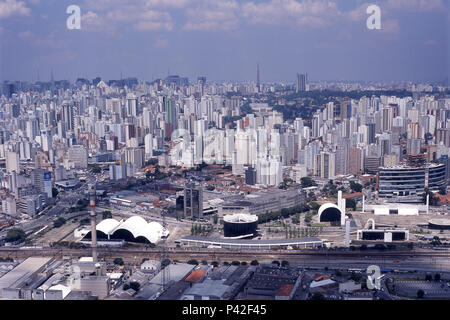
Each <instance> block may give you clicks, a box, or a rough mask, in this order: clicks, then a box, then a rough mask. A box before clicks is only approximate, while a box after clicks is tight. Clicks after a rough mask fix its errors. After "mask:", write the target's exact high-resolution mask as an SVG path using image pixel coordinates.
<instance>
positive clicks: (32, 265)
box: [0, 257, 56, 300]
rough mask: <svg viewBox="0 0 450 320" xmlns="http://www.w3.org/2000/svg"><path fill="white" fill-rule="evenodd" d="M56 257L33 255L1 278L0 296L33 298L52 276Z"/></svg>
mask: <svg viewBox="0 0 450 320" xmlns="http://www.w3.org/2000/svg"><path fill="white" fill-rule="evenodd" d="M53 262H54V259H53V258H48V257H31V258H28V259H26V260H25V261H23V262H22V263H21V264H19V265H18V266H17V267H15V268H14V269H13V270H11V271H10V272H8V273H7V274H5V275H4V276H3V277H1V278H0V298H6V299H27V300H31V299H32V292H33V290H35V289H37V288H38V287H39V286H40V285H41V284H42V283H44V282H45V280H46V279H47V278H48V277H49V276H50V274H48V273H49V269H51V268H56V266H54V265H53Z"/></svg>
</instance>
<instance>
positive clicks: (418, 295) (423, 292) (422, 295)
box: [417, 289, 425, 299]
mask: <svg viewBox="0 0 450 320" xmlns="http://www.w3.org/2000/svg"><path fill="white" fill-rule="evenodd" d="M424 297H425V291H423V290H422V289H419V290H417V298H419V299H423V298H424Z"/></svg>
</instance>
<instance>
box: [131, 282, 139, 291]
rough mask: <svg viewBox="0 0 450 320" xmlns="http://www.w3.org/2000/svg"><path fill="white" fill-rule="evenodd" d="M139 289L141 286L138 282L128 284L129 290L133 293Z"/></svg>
mask: <svg viewBox="0 0 450 320" xmlns="http://www.w3.org/2000/svg"><path fill="white" fill-rule="evenodd" d="M140 287H141V284H140V283H139V282H136V281H133V282H131V283H130V288H131V289H133V290H134V291H139V288H140Z"/></svg>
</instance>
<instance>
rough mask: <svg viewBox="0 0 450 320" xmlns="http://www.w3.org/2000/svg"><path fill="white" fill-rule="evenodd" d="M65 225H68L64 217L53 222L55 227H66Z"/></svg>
mask: <svg viewBox="0 0 450 320" xmlns="http://www.w3.org/2000/svg"><path fill="white" fill-rule="evenodd" d="M65 223H66V219H64V218H63V217H59V218H58V219H56V220H55V221H53V227H55V228H59V227H61V226H62V225H64V224H65Z"/></svg>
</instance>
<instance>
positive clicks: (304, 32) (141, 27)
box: [0, 0, 450, 83]
mask: <svg viewBox="0 0 450 320" xmlns="http://www.w3.org/2000/svg"><path fill="white" fill-rule="evenodd" d="M371 4H376V5H378V6H379V8H380V10H381V30H369V29H368V28H367V26H366V21H367V19H368V18H369V16H370V14H367V12H366V10H367V7H368V6H369V5H371ZM70 5H77V6H79V7H80V9H81V29H80V30H69V29H68V28H67V26H66V20H67V19H68V18H69V16H70V14H67V13H66V9H67V7H68V6H70ZM449 46H450V0H371V1H370V2H368V1H365V0H0V80H2V81H3V80H24V81H36V80H37V77H38V74H39V77H40V80H41V81H48V80H50V75H51V70H53V74H54V78H55V80H61V79H68V80H75V79H76V78H78V77H85V78H89V79H93V78H95V77H97V76H100V77H102V78H103V79H106V80H109V79H120V76H121V74H122V75H123V77H124V78H125V77H137V78H139V79H141V80H154V79H158V78H165V77H166V76H167V74H168V73H170V74H178V75H181V76H187V77H189V78H190V79H191V80H193V81H195V79H197V77H198V76H206V77H207V79H208V80H213V81H256V65H257V63H259V65H260V74H261V82H263V83H264V82H275V81H285V82H294V81H295V78H296V73H297V72H298V73H308V75H309V79H310V80H312V81H320V80H329V81H337V80H339V81H346V80H362V81H443V80H444V79H445V78H446V77H448V76H449V74H450V51H449Z"/></svg>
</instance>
